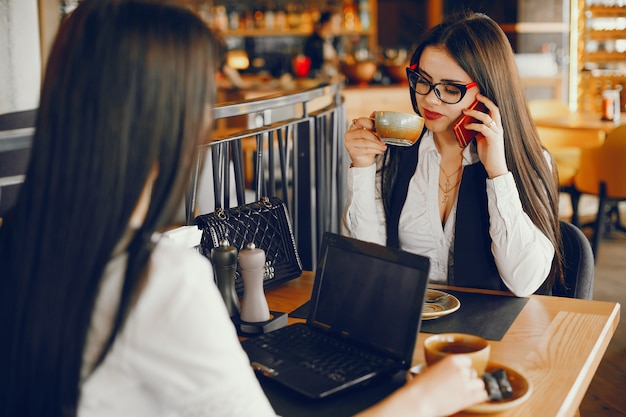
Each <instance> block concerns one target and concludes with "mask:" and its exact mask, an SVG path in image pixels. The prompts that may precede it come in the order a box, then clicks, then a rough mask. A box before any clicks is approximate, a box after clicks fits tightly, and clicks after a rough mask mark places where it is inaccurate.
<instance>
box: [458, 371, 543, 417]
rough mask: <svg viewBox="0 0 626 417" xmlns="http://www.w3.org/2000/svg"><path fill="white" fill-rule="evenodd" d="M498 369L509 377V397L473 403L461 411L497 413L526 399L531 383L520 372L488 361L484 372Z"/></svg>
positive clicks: (529, 392)
mask: <svg viewBox="0 0 626 417" xmlns="http://www.w3.org/2000/svg"><path fill="white" fill-rule="evenodd" d="M498 369H504V370H505V371H506V373H507V375H508V377H509V382H510V383H511V387H512V388H513V396H512V397H510V398H503V399H502V400H498V401H487V402H484V403H480V404H476V405H473V406H471V407H469V408H467V409H465V410H463V411H466V412H468V413H475V414H491V413H498V412H500V411H504V410H508V409H511V408H513V407H516V406H518V405H520V404H521V403H523V402H524V401H526V400H527V399H528V397H530V394H531V392H532V390H533V387H532V384H531V383H530V381H529V380H527V379H526V378H524V376H523V375H522V374H520V373H519V372H517V371H515V370H514V369H511V368H509V367H508V366H504V365H500V364H497V363H493V362H489V364H487V369H485V371H486V372H493V371H495V370H498Z"/></svg>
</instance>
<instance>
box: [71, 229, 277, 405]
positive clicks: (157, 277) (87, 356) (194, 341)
mask: <svg viewBox="0 0 626 417" xmlns="http://www.w3.org/2000/svg"><path fill="white" fill-rule="evenodd" d="M125 267H126V255H120V256H117V257H116V258H114V259H113V260H112V261H111V262H110V264H109V265H108V266H107V268H106V272H105V275H106V278H105V280H104V281H103V285H102V288H101V291H100V294H99V296H98V299H97V303H96V307H95V311H94V314H93V317H92V320H91V327H90V330H89V334H88V339H87V346H86V349H85V352H84V357H83V377H84V380H83V383H82V387H81V397H80V403H79V410H78V415H79V416H80V417H94V416H103V417H104V416H107V417H111V416H120V417H121V416H124V417H128V416H133V417H160V416H233V417H234V416H241V417H248V416H275V413H274V411H273V409H272V407H271V405H270V404H269V401H268V400H267V398H266V397H265V395H264V393H263V391H262V389H261V387H260V385H259V383H258V381H257V379H256V377H255V375H254V373H253V371H252V370H251V368H250V366H249V361H248V358H247V356H246V354H245V352H244V351H243V349H242V348H241V345H240V343H239V340H238V338H237V334H236V332H235V329H234V327H233V325H232V322H231V320H230V318H229V316H228V313H227V311H226V308H225V306H224V302H223V301H222V298H221V296H220V294H219V291H218V290H217V287H216V285H215V284H214V282H213V271H212V268H211V264H210V263H209V261H208V260H207V259H206V258H204V257H203V256H201V255H199V254H197V253H195V252H194V251H193V250H191V249H187V248H183V247H178V246H175V244H174V243H172V242H168V241H165V240H164V239H163V240H161V241H160V242H159V243H158V244H157V246H156V248H155V250H154V252H153V254H152V257H151V259H150V265H149V268H150V276H149V279H148V282H147V284H146V286H145V287H144V289H143V291H142V293H141V296H140V297H139V299H138V301H137V303H136V304H135V305H134V307H133V308H132V310H131V312H130V315H129V317H128V319H127V321H126V324H125V326H124V328H123V329H122V331H121V333H120V334H118V336H117V339H116V341H115V343H114V345H113V347H112V349H111V351H110V352H109V354H108V355H107V356H106V358H105V360H104V362H103V363H102V364H101V365H100V366H99V367H98V368H96V370H95V371H94V372H93V373H90V370H91V369H92V367H93V363H94V361H95V360H96V358H97V356H98V353H99V351H100V349H101V347H102V345H103V344H104V341H105V339H106V337H107V335H108V332H109V330H110V328H111V323H112V321H113V318H114V315H115V311H116V308H117V305H118V302H119V294H120V289H121V285H122V279H123V275H124V270H125Z"/></svg>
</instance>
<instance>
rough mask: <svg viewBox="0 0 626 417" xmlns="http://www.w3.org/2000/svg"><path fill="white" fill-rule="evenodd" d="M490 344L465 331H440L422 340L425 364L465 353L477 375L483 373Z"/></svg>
mask: <svg viewBox="0 0 626 417" xmlns="http://www.w3.org/2000/svg"><path fill="white" fill-rule="evenodd" d="M490 353H491V346H490V345H489V342H488V341H487V340H485V339H483V338H482V337H480V336H475V335H472V334H465V333H441V334H436V335H433V336H429V337H428V338H427V339H426V340H425V341H424V356H425V358H426V364H427V365H429V366H430V365H434V364H435V363H436V362H438V361H439V360H441V359H443V358H444V357H445V356H448V355H455V354H465V355H468V356H469V357H470V358H471V360H472V368H474V370H475V371H476V374H477V375H478V376H481V377H482V375H483V373H484V372H485V368H487V363H488V362H489V354H490Z"/></svg>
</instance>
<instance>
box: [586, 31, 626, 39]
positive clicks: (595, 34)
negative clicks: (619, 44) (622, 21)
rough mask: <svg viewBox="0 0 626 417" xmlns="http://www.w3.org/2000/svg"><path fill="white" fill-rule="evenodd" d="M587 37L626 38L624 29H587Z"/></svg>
mask: <svg viewBox="0 0 626 417" xmlns="http://www.w3.org/2000/svg"><path fill="white" fill-rule="evenodd" d="M586 38H587V39H589V40H594V41H601V40H616V39H626V29H622V30H594V29H591V30H589V32H588V34H587V36H586Z"/></svg>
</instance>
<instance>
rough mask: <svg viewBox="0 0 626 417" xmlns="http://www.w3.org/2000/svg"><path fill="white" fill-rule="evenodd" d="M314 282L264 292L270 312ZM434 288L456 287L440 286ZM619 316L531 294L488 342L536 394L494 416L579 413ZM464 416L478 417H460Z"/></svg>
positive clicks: (419, 350) (609, 308) (418, 357)
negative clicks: (503, 329)
mask: <svg viewBox="0 0 626 417" xmlns="http://www.w3.org/2000/svg"><path fill="white" fill-rule="evenodd" d="M313 280H314V273H313V272H304V273H303V274H302V276H301V277H300V278H297V279H295V280H292V281H290V282H288V283H285V284H283V285H281V286H279V287H275V288H272V289H268V290H266V295H267V300H268V304H269V306H270V309H271V310H275V311H283V312H291V311H293V310H294V309H296V308H297V307H299V306H300V305H302V304H303V303H305V302H306V301H308V300H309V298H310V295H311V290H312V286H313ZM432 287H433V288H439V289H445V288H451V289H452V287H445V286H440V285H433V286H432ZM454 289H455V290H463V291H470V292H488V293H496V294H497V292H494V291H482V290H481V291H477V290H470V289H459V288H454ZM619 316H620V305H619V304H618V303H613V302H607V301H589V300H578V299H571V298H561V297H549V296H538V295H533V296H531V297H530V299H529V301H528V303H526V305H525V307H524V308H523V310H522V311H521V312H520V314H519V315H518V316H517V318H516V319H515V321H514V322H513V324H512V325H511V327H510V328H509V330H508V332H507V333H506V335H505V336H504V338H502V340H500V341H491V342H490V343H491V361H493V362H496V363H501V364H505V365H507V366H509V367H511V368H513V369H515V370H517V371H519V372H521V373H522V374H523V375H524V376H525V377H526V378H528V379H529V380H530V381H531V383H532V385H533V393H532V395H531V397H530V398H529V399H528V400H527V401H526V402H524V403H523V404H521V405H519V406H518V407H516V408H514V409H512V410H509V411H506V412H502V413H498V414H491V415H493V416H503V415H506V416H524V417H526V416H542V417H548V416H559V417H564V416H573V415H575V413H576V412H577V410H578V407H579V405H580V403H581V401H582V399H583V396H584V395H585V392H586V391H587V388H588V387H589V384H590V383H591V379H592V378H593V375H594V374H595V372H596V369H597V368H598V365H599V363H600V360H601V359H602V356H603V355H604V353H605V351H606V348H607V346H608V344H609V341H610V340H611V337H612V336H613V333H614V332H615V329H616V328H617V324H618V322H619ZM289 320H290V322H295V321H302V320H300V319H292V318H290V319H289ZM427 336H428V334H426V333H420V334H419V337H418V341H417V344H416V347H415V354H414V357H413V363H414V364H417V363H421V362H424V354H423V344H424V339H425V338H426V337H427ZM465 415H467V416H471V415H473V416H475V414H468V413H459V414H458V416H465Z"/></svg>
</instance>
